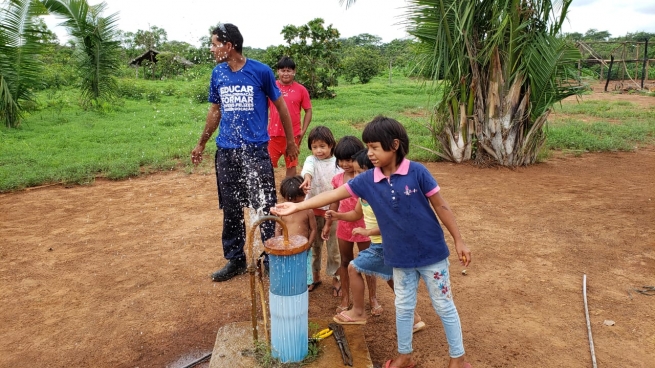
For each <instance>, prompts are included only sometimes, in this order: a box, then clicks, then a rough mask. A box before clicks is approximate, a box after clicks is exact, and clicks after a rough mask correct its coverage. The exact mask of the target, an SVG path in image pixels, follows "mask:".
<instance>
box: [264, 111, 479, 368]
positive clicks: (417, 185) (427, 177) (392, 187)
mask: <svg viewBox="0 0 655 368" xmlns="http://www.w3.org/2000/svg"><path fill="white" fill-rule="evenodd" d="M362 140H363V141H364V142H365V143H366V146H367V147H368V157H369V159H370V160H371V162H372V163H373V165H374V166H375V169H374V170H369V171H366V172H364V173H362V174H360V175H358V176H357V177H355V178H354V179H352V180H351V181H350V182H348V183H347V184H345V185H344V186H341V187H339V188H337V189H334V190H332V191H329V192H326V193H323V194H321V195H319V196H317V197H314V198H312V199H310V200H309V201H305V202H302V203H297V204H296V203H281V204H278V205H277V206H276V207H275V208H273V209H271V212H274V213H276V214H278V215H286V214H289V213H293V212H296V211H298V210H303V209H307V208H313V207H318V206H322V205H325V204H327V203H333V202H335V201H338V200H341V199H344V198H348V197H349V196H351V195H355V196H357V197H360V198H362V199H365V200H366V201H367V202H368V203H369V204H370V206H371V208H372V209H373V211H374V212H375V215H376V218H377V220H378V223H379V224H380V231H381V233H382V237H383V239H384V243H383V251H384V259H385V263H386V264H388V265H390V266H392V267H393V278H394V282H395V284H394V288H395V293H396V303H395V304H396V336H397V343H398V353H399V354H398V355H397V356H396V357H395V358H394V359H391V360H388V361H387V362H386V367H414V366H416V361H415V360H414V358H413V357H412V350H413V349H412V327H413V315H414V308H415V307H416V294H417V290H418V282H419V279H423V282H424V283H425V284H426V287H427V290H428V293H429V294H430V299H431V300H432V305H433V307H434V310H435V311H436V313H437V315H439V317H440V318H441V322H442V323H443V326H444V331H445V333H446V340H447V341H448V353H449V355H450V360H449V364H448V367H449V368H470V366H471V365H470V364H469V363H466V361H465V357H464V342H463V338H462V328H461V324H460V320H459V315H458V313H457V308H456V307H455V303H454V301H453V295H452V290H451V288H450V273H449V272H448V265H449V262H448V255H449V253H450V252H449V250H448V246H447V244H446V240H445V238H444V233H443V230H442V228H441V226H440V224H439V220H441V222H442V223H443V224H444V225H445V226H446V228H447V229H448V232H449V233H450V235H451V236H452V237H453V239H454V241H455V252H456V253H457V257H458V258H459V260H460V262H461V263H462V264H463V265H464V266H468V265H469V263H470V262H471V251H470V250H469V248H468V246H467V245H466V244H465V243H464V241H463V240H462V236H461V234H460V232H459V228H458V227H457V223H456V222H455V216H454V215H453V213H452V212H451V210H450V206H449V205H448V203H447V202H446V200H445V199H443V197H441V194H440V193H439V192H440V187H439V185H438V184H437V182H436V180H434V178H433V177H432V175H431V174H430V172H429V171H428V170H427V169H426V168H425V167H424V166H423V165H421V164H419V163H416V162H411V161H409V160H407V159H405V156H406V155H407V153H408V152H409V138H408V136H407V132H406V131H405V128H404V127H403V126H402V125H401V124H400V123H399V122H398V121H396V120H393V119H390V118H386V117H383V116H378V117H376V118H374V119H373V120H372V121H371V122H370V123H368V124H367V125H366V128H364V132H363V133H362ZM433 209H434V210H433ZM435 211H436V216H435ZM437 216H438V217H439V219H437Z"/></svg>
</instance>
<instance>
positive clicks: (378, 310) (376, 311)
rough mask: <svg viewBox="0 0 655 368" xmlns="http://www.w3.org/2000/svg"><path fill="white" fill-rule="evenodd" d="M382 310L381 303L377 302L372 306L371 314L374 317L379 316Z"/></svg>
mask: <svg viewBox="0 0 655 368" xmlns="http://www.w3.org/2000/svg"><path fill="white" fill-rule="evenodd" d="M382 312H384V309H382V305H380V304H378V305H377V306H376V307H374V308H371V315H372V316H374V317H380V316H381V315H382Z"/></svg>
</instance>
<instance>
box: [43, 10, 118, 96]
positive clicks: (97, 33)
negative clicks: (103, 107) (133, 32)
mask: <svg viewBox="0 0 655 368" xmlns="http://www.w3.org/2000/svg"><path fill="white" fill-rule="evenodd" d="M43 2H44V4H45V6H46V7H47V8H48V9H49V10H50V11H51V12H52V13H54V14H56V15H58V16H60V17H61V18H63V19H64V22H63V23H62V24H61V25H62V26H64V27H66V29H67V30H68V33H69V34H70V35H71V36H72V37H73V38H74V39H75V42H76V43H77V47H76V48H75V57H76V60H77V63H78V70H79V72H80V77H81V82H82V84H81V92H82V97H83V99H84V100H85V101H94V102H98V100H101V99H104V100H111V99H112V98H113V97H114V93H115V91H116V86H117V83H116V79H115V75H116V73H117V70H118V65H119V63H120V58H119V55H120V42H119V41H118V37H117V36H118V29H117V22H118V14H117V13H115V14H111V15H109V16H107V17H102V16H101V15H102V13H103V12H104V11H105V9H106V8H107V5H106V3H104V2H102V3H99V4H97V5H93V6H89V5H88V3H87V2H86V0H43Z"/></svg>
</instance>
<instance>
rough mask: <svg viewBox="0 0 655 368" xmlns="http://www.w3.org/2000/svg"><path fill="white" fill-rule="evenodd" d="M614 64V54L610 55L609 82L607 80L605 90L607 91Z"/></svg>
mask: <svg viewBox="0 0 655 368" xmlns="http://www.w3.org/2000/svg"><path fill="white" fill-rule="evenodd" d="M612 65H614V55H610V66H609V69H608V70H607V82H605V92H607V85H608V84H610V78H612Z"/></svg>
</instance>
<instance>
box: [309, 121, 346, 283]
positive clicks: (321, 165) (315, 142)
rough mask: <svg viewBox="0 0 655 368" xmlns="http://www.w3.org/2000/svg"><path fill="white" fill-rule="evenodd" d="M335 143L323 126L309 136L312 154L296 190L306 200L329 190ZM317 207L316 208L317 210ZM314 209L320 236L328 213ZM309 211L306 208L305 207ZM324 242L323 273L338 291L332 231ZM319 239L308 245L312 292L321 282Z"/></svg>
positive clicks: (337, 170) (334, 169) (335, 170)
mask: <svg viewBox="0 0 655 368" xmlns="http://www.w3.org/2000/svg"><path fill="white" fill-rule="evenodd" d="M335 145H336V141H335V140H334V136H333V135H332V132H331V131H330V129H328V128H327V127H325V126H317V127H315V128H314V129H312V130H311V131H310V132H309V137H308V138H307V146H308V147H309V149H310V150H311V151H312V154H311V156H307V158H306V159H305V164H304V165H303V167H302V172H301V176H302V177H303V182H302V184H300V188H302V189H303V191H304V192H305V193H306V194H307V199H309V198H312V197H314V196H316V195H318V194H320V193H323V192H326V191H328V190H331V189H332V184H331V182H332V178H333V177H334V176H335V175H336V174H338V173H340V172H341V171H342V170H341V169H340V168H339V167H337V165H336V158H335V157H334V146H335ZM318 207H320V208H318ZM318 207H317V208H314V215H315V218H316V228H317V231H318V234H321V233H322V230H323V226H325V217H324V216H325V211H326V210H327V209H328V206H327V204H326V205H325V206H323V207H321V206H318ZM307 208H309V207H307ZM325 240H327V241H326V244H327V268H326V270H325V273H327V274H328V276H332V287H333V288H334V290H335V291H338V290H339V289H340V288H341V285H340V284H339V279H338V278H337V270H338V269H339V265H340V263H341V257H340V256H339V247H338V245H337V239H336V229H332V231H331V233H330V234H329V237H328V238H327V239H325ZM322 244H323V239H321V237H319V236H317V237H316V238H315V240H314V242H313V243H312V248H311V249H312V250H311V253H312V280H313V283H312V284H311V285H309V287H308V290H309V291H313V290H314V289H315V288H316V287H318V286H319V285H320V284H321V283H322V281H321V246H322Z"/></svg>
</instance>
